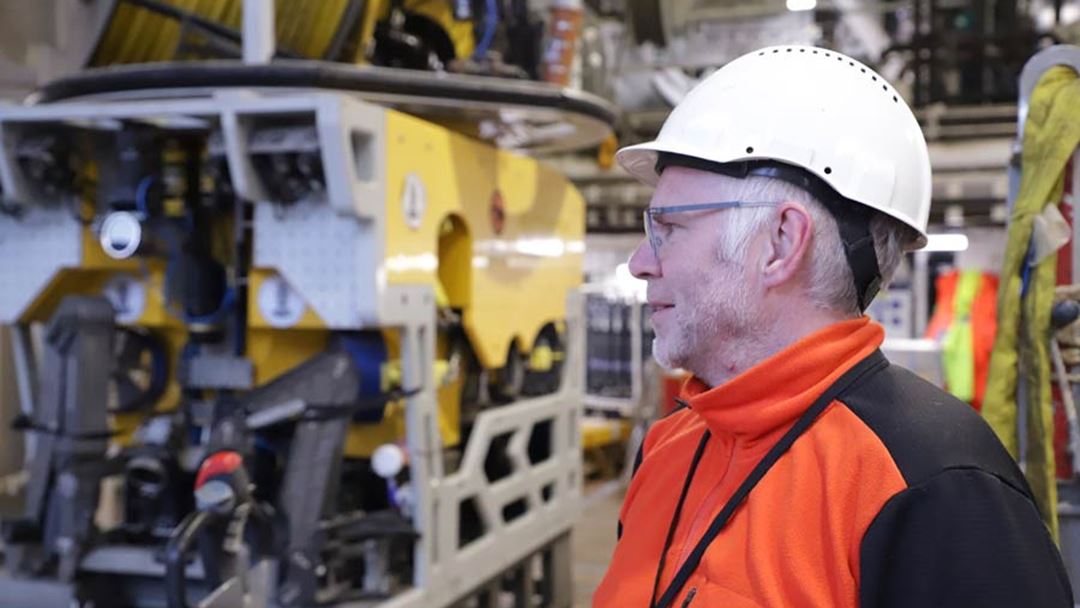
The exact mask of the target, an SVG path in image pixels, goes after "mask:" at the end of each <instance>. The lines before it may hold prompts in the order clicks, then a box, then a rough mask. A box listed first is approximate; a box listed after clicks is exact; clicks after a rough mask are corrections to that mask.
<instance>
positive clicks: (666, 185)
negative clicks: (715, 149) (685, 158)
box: [651, 166, 739, 207]
mask: <svg viewBox="0 0 1080 608" xmlns="http://www.w3.org/2000/svg"><path fill="white" fill-rule="evenodd" d="M738 181H739V180H737V179H735V178H733V177H728V176H727V175H721V174H719V173H713V172H711V171H702V170H700V169H691V168H689V167H679V166H671V167H668V168H667V169H664V172H663V173H662V174H661V175H660V181H659V182H657V184H656V190H655V191H654V192H653V197H652V203H651V206H652V207H664V206H668V205H686V204H692V203H709V202H716V201H723V200H727V198H726V197H728V196H729V195H730V194H731V193H733V192H734V191H735V189H736V186H737V182H738Z"/></svg>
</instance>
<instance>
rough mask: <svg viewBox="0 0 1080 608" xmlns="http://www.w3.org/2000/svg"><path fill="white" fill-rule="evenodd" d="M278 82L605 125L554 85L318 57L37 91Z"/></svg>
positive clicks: (96, 72) (157, 66) (605, 117)
mask: <svg viewBox="0 0 1080 608" xmlns="http://www.w3.org/2000/svg"><path fill="white" fill-rule="evenodd" d="M230 87H249V88H250V87H275V88H276V87H286V88H315V89H331V90H341V91H355V92H361V93H379V94H385V95H403V96H416V97H427V98H449V99H456V100H461V101H466V102H468V101H476V102H484V103H496V104H500V105H522V106H536V107H545V108H552V109H559V110H564V111H568V112H572V113H575V114H581V115H585V116H589V117H592V118H594V119H597V120H600V121H601V122H603V123H605V124H608V125H613V124H614V123H615V119H616V110H615V108H614V106H612V105H611V104H610V103H609V102H607V101H605V100H603V99H601V98H599V97H596V96H594V95H590V94H587V93H582V92H578V91H574V90H569V89H562V88H559V87H557V86H553V85H549V84H545V83H538V82H531V81H521V80H508V79H502V78H491V77H484V76H459V75H453V76H449V77H447V76H444V75H442V74H432V73H428V72H418V71H415V70H402V69H392V68H378V67H357V66H352V65H344V64H334V63H329V62H325V61H302V60H282V61H275V62H274V63H272V64H267V65H248V64H243V63H239V62H236V61H204V62H175V63H150V64H134V65H117V66H110V67H105V68H96V69H92V70H84V71H82V72H79V73H76V74H73V75H71V76H67V77H65V78H61V79H59V80H55V81H53V82H51V83H49V84H47V85H45V86H44V87H42V88H41V89H40V90H39V91H38V93H37V96H36V97H37V101H38V102H39V103H49V102H55V101H60V100H64V99H71V98H74V97H81V96H85V95H97V94H104V93H119V92H125V91H145V90H153V89H178V88H230Z"/></svg>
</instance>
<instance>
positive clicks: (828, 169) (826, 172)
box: [825, 167, 832, 175]
mask: <svg viewBox="0 0 1080 608" xmlns="http://www.w3.org/2000/svg"><path fill="white" fill-rule="evenodd" d="M830 173H832V167H825V175H828V174H830Z"/></svg>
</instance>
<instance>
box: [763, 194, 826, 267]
mask: <svg viewBox="0 0 1080 608" xmlns="http://www.w3.org/2000/svg"><path fill="white" fill-rule="evenodd" d="M813 233H814V219H813V218H812V217H811V216H810V212H809V211H807V209H806V207H804V206H803V205H802V204H801V203H796V202H786V203H781V204H780V206H779V207H778V209H777V213H776V215H775V216H773V221H771V222H770V223H769V233H768V237H769V240H768V247H767V248H766V252H767V253H766V256H765V260H764V265H763V267H762V269H761V278H762V283H763V284H764V285H765V286H766V287H772V288H776V287H779V286H781V285H784V284H785V283H788V282H790V281H792V280H793V279H794V278H795V275H796V273H797V272H798V271H799V269H800V268H802V266H803V262H804V260H805V259H806V258H807V257H808V256H809V254H810V241H811V240H812V235H813Z"/></svg>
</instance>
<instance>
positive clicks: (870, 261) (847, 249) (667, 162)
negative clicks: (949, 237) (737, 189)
mask: <svg viewBox="0 0 1080 608" xmlns="http://www.w3.org/2000/svg"><path fill="white" fill-rule="evenodd" d="M672 165H677V166H680V167H688V168H690V169H699V170H702V171H711V172H713V173H720V174H722V175H727V176H729V177H735V178H738V179H744V178H746V177H749V176H751V175H756V176H759V177H770V178H773V179H779V180H782V181H785V182H787V183H789V184H792V185H794V186H798V187H799V188H802V189H803V190H806V191H807V192H809V193H810V194H812V195H813V196H814V198H816V199H817V200H819V201H821V203H822V204H823V205H825V208H826V209H828V210H829V213H830V214H831V215H832V216H833V218H835V219H836V224H837V226H838V227H839V229H840V242H841V243H843V246H844V257H845V258H846V259H847V263H848V267H849V268H851V278H852V282H853V283H854V286H855V294H856V297H857V298H858V304H859V311H860V312H865V311H866V309H867V307H868V306H870V302H871V301H873V299H874V296H876V295H877V293H878V291H879V290H880V289H881V269H880V268H879V267H878V259H877V252H876V250H875V249H874V236H873V235H872V234H870V218H871V217H872V215H873V213H874V212H873V210H872V209H870V208H869V207H867V206H865V205H863V204H861V203H858V202H855V201H852V200H849V199H846V198H844V197H842V196H840V194H839V193H837V192H836V190H834V189H833V188H832V187H831V186H829V185H828V184H827V183H825V181H824V180H822V179H821V178H819V177H817V176H816V175H814V174H812V173H810V172H809V171H806V170H805V169H800V168H798V167H796V166H794V165H789V164H786V163H782V162H779V161H774V160H748V161H739V162H731V163H717V162H712V161H707V160H703V159H700V158H694V157H692V156H683V155H681V154H672V153H669V152H661V153H660V154H658V156H657V160H656V173H657V174H658V175H659V174H661V173H663V171H664V168H665V167H669V166H672Z"/></svg>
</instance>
